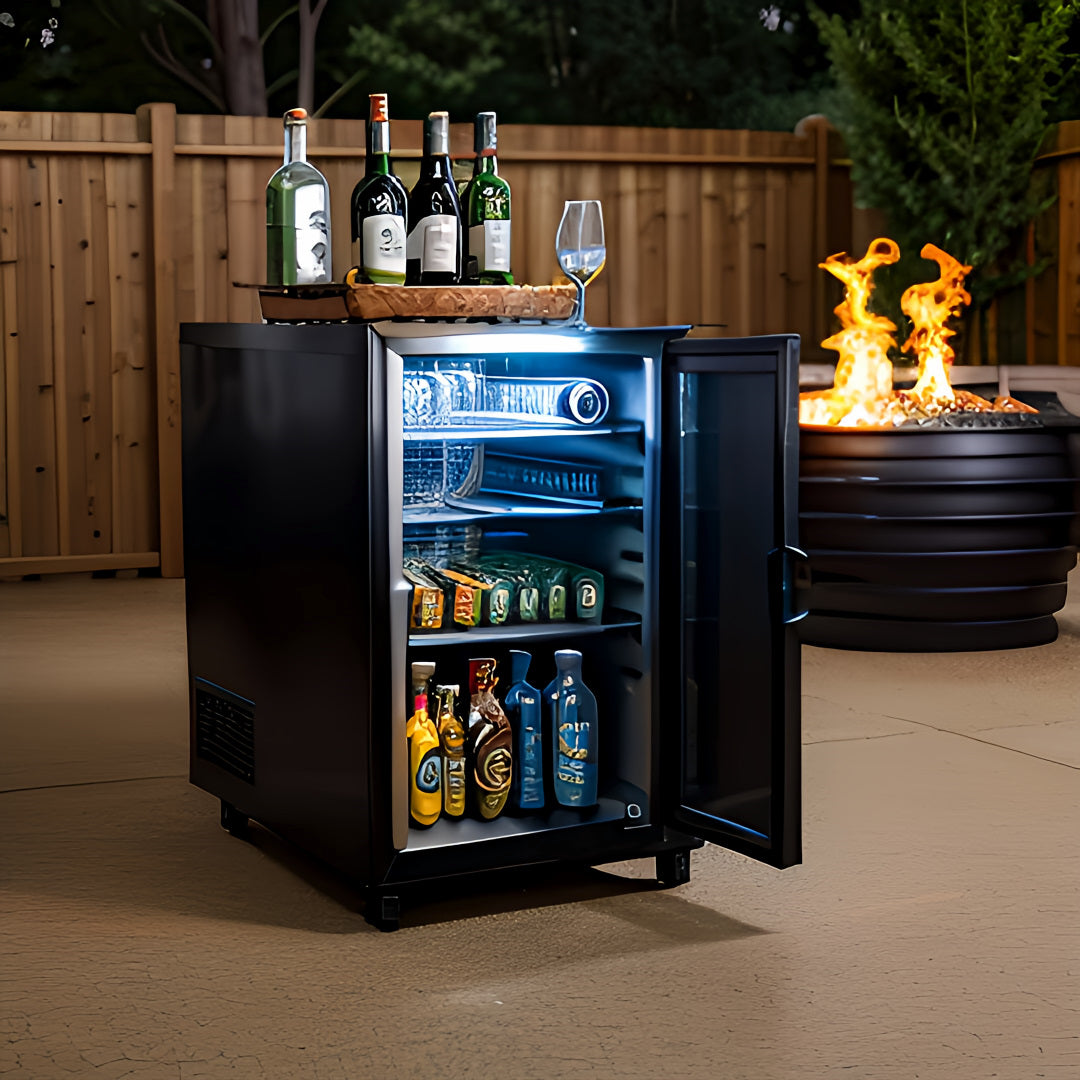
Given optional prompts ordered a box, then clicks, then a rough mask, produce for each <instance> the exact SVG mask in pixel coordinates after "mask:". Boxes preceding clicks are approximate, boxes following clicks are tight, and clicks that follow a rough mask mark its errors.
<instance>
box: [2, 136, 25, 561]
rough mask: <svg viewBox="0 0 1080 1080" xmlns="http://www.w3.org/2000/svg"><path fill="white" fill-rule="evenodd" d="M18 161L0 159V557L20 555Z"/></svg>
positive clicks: (9, 158) (6, 158) (5, 158)
mask: <svg viewBox="0 0 1080 1080" xmlns="http://www.w3.org/2000/svg"><path fill="white" fill-rule="evenodd" d="M18 169H19V162H18V160H17V159H16V158H13V157H0V518H2V520H0V556H5V555H21V554H22V546H21V544H22V538H21V535H20V532H19V520H20V513H19V504H20V498H19V487H20V476H19V324H18V320H17V317H16V310H17V308H16V304H17V296H18V293H17V290H18V283H17V280H16V266H17V261H18V224H17V220H16V215H15V193H16V191H17V188H18Z"/></svg>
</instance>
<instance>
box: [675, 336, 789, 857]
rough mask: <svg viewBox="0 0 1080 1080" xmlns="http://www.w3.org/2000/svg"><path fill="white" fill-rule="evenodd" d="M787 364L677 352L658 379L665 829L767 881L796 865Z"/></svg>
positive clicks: (780, 354) (754, 342)
mask: <svg viewBox="0 0 1080 1080" xmlns="http://www.w3.org/2000/svg"><path fill="white" fill-rule="evenodd" d="M798 352H799V340H798V338H797V337H793V336H774V337H761V338H750V339H742V340H738V339H728V340H723V339H700V338H686V339H682V340H679V341H674V342H671V343H669V344H668V346H667V348H666V351H665V356H664V363H663V370H662V375H661V378H662V394H661V407H662V422H661V447H662V457H661V517H660V523H659V530H660V564H661V565H660V575H659V590H660V592H659V615H660V634H659V637H660V645H659V652H658V659H659V666H658V669H657V672H658V678H657V680H656V683H657V687H656V695H657V704H656V710H657V711H656V715H657V716H658V717H659V718H660V731H659V740H660V753H659V768H660V785H661V796H662V804H663V809H664V819H665V823H666V824H670V825H672V826H674V827H677V828H679V829H681V830H683V831H685V832H689V833H691V834H693V835H695V836H699V837H701V838H702V839H704V840H709V841H711V842H713V843H716V844H719V845H721V846H723V847H728V848H731V849H733V850H735V851H739V852H742V853H743V854H745V855H749V856H751V857H752V858H756V859H759V860H761V861H762V862H766V863H769V864H771V865H773V866H777V867H784V866H790V865H792V864H794V863H797V862H799V861H800V858H801V821H800V817H801V797H800V785H801V776H800V701H799V678H800V672H799V645H798V639H797V637H796V635H795V632H794V629H793V627H792V626H791V623H792V622H794V621H795V620H796V619H797V618H799V617H801V613H800V612H799V611H798V610H797V608H798V605H797V604H796V603H794V602H793V600H792V598H793V597H794V596H796V595H797V593H796V590H795V588H794V585H795V580H796V577H797V575H798V573H799V570H800V555H801V553H799V552H798V551H797V550H796V549H795V547H794V539H795V530H796V529H797V517H796V496H795V491H796V484H797V480H798V443H797V431H798V429H797V390H798Z"/></svg>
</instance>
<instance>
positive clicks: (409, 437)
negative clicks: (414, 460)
mask: <svg viewBox="0 0 1080 1080" xmlns="http://www.w3.org/2000/svg"><path fill="white" fill-rule="evenodd" d="M641 429H642V427H641V424H640V423H636V422H631V421H627V422H620V423H614V424H596V425H595V426H593V427H586V426H584V425H582V424H561V423H554V424H538V423H536V422H535V421H533V422H523V423H517V424H515V423H514V422H513V420H512V419H508V420H507V422H506V423H505V424H490V425H489V424H478V425H469V426H468V427H450V426H447V427H438V428H405V429H404V431H403V432H402V439H403V440H404V441H405V442H488V441H490V440H493V439H536V438H550V437H552V436H559V437H562V436H571V437H576V436H580V435H625V434H633V433H636V432H640V431H641Z"/></svg>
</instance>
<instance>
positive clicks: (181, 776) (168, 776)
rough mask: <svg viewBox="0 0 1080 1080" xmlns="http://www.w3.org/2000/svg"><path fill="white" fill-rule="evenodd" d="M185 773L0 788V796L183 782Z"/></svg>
mask: <svg viewBox="0 0 1080 1080" xmlns="http://www.w3.org/2000/svg"><path fill="white" fill-rule="evenodd" d="M186 778H187V773H161V774H160V775H158V776H118V777H117V778H116V779H115V780H75V781H73V782H72V783H70V784H36V785H34V786H33V787H9V788H0V795H14V794H15V793H16V792H18V791H53V790H54V789H56V788H72V787H97V786H98V785H99V784H134V783H137V782H138V781H139V780H184V779H186Z"/></svg>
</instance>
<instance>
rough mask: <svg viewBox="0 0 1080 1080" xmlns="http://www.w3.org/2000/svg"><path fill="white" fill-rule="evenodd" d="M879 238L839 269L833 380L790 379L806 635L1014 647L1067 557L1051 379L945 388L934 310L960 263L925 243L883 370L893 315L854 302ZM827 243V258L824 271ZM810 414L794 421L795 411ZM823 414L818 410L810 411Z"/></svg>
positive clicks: (940, 314) (1040, 628)
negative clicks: (905, 385)
mask: <svg viewBox="0 0 1080 1080" xmlns="http://www.w3.org/2000/svg"><path fill="white" fill-rule="evenodd" d="M897 254H898V252H897V251H896V248H895V245H894V244H892V241H885V240H878V241H875V242H874V244H872V245H871V248H870V251H869V252H868V253H867V256H866V258H865V259H864V260H862V261H861V262H860V263H853V262H846V261H844V262H839V263H838V264H837V265H838V266H839V268H840V269H841V270H842V273H840V274H838V276H842V277H843V278H844V280H845V283H846V284H848V295H847V297H846V298H845V302H844V304H841V305H840V307H838V308H837V313H838V314H839V315H840V316H841V321H842V322H843V323H844V329H843V330H841V332H840V333H839V334H837V335H834V337H832V338H830V339H828V341H826V342H825V343H824V344H826V345H827V346H829V347H833V348H838V350H839V351H840V354H841V355H840V361H839V362H838V364H837V379H836V384H835V385H834V387H833V388H832V389H831V390H825V391H817V392H812V393H809V394H804V395H802V399H803V400H802V408H801V410H800V416H801V419H802V420H803V425H802V430H801V467H800V485H799V494H800V513H799V524H800V532H801V540H802V546H803V547H804V549H805V550H806V551H807V553H808V555H809V558H810V570H811V581H812V585H811V590H810V595H809V607H810V614H809V615H808V616H807V618H806V619H805V620H803V622H802V623H801V626H802V628H803V629H802V638H803V641H804V642H806V643H807V644H812V645H822V646H829V647H834V648H852V649H873V650H881V651H891V652H938V651H967V650H980V649H1002V648H1016V647H1020V646H1027V645H1040V644H1045V643H1047V642H1050V641H1053V640H1054V639H1055V638H1056V636H1057V624H1056V622H1055V620H1054V618H1053V613H1054V612H1055V611H1057V610H1058V609H1059V608H1060V607H1061V606H1062V605H1063V604H1064V602H1065V593H1066V578H1067V575H1068V572H1069V570H1070V569H1071V568H1072V566H1073V565H1074V564H1075V562H1076V548H1075V547H1074V546H1073V544H1074V542H1075V539H1076V537H1075V535H1074V520H1075V512H1074V493H1075V490H1076V484H1075V479H1074V469H1073V466H1072V463H1071V460H1070V453H1069V442H1068V436H1069V434H1070V433H1072V432H1075V431H1077V430H1080V428H1078V424H1080V418H1077V417H1074V416H1072V415H1071V414H1069V413H1068V412H1067V411H1066V410H1065V409H1064V408H1063V407H1062V406H1061V404H1060V402H1059V401H1058V400H1057V398H1056V395H1054V394H1049V393H1034V394H1025V395H1023V398H1024V400H1023V401H1021V400H1017V399H1016V398H1012V397H1009V396H1008V395H1002V394H998V395H997V396H996V398H995V399H994V401H993V402H991V401H990V400H988V398H989V395H990V394H993V393H994V390H993V389H992V388H983V387H979V388H977V389H978V390H980V391H985V392H986V393H987V397H983V396H982V395H981V394H979V393H974V392H972V390H970V389H969V390H958V391H954V390H953V389H952V387H951V386H950V385H949V381H948V368H949V363H950V361H951V358H952V350H951V349H950V348H949V347H948V343H947V342H948V337H949V336H950V331H948V330H947V329H945V327H944V322H945V318H946V317H947V316H948V315H949V314H951V313H955V309H956V307H957V306H958V304H959V303H961V302H965V301H966V299H967V294H966V292H964V291H963V289H962V284H961V283H962V280H963V274H965V273H966V272H967V270H968V268H967V267H963V266H961V264H959V263H956V262H955V260H951V259H950V258H949V257H948V256H947V255H945V254H944V253H943V252H938V251H937V249H930V246H929V245H928V248H927V249H924V256H926V257H932V258H935V259H937V260H938V262H939V264H940V265H941V267H942V277H941V280H940V281H938V282H932V283H929V284H928V285H926V286H915V287H913V288H914V289H918V290H920V295H919V297H918V298H916V299H913V298H912V296H911V295H910V294H911V293H912V290H909V291H908V293H906V294H905V297H904V310H905V311H906V312H907V313H908V314H909V315H910V316H911V317H912V319H913V322H914V323H915V327H916V329H915V331H914V332H913V334H912V336H911V338H910V339H909V341H908V343H907V347H913V348H915V349H916V351H917V352H918V354H919V361H920V363H919V378H918V379H917V380H916V382H915V385H914V386H913V387H912V388H911V389H907V390H905V389H895V388H894V387H893V386H892V364H891V363H890V362H889V361H888V359H887V356H886V350H887V347H888V345H889V343H890V341H889V334H890V333H891V331H892V330H893V329H895V328H894V327H893V324H892V323H891V322H889V321H888V320H885V319H882V318H881V317H880V316H875V315H871V314H869V313H868V312H867V311H866V307H865V305H866V302H867V300H868V299H869V294H870V288H869V274H870V272H872V270H873V268H874V266H877V265H881V264H882V263H883V262H888V261H895V256H896V255H897ZM840 258H841V257H838V256H834V257H833V259H831V260H829V262H828V263H826V264H824V265H825V266H826V268H828V269H830V270H833V272H834V273H835V272H837V266H836V265H830V264H833V263H834V260H839V259H840ZM808 420H809V421H810V423H807V422H806V421H808ZM822 421H827V422H826V423H823V422H822Z"/></svg>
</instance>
